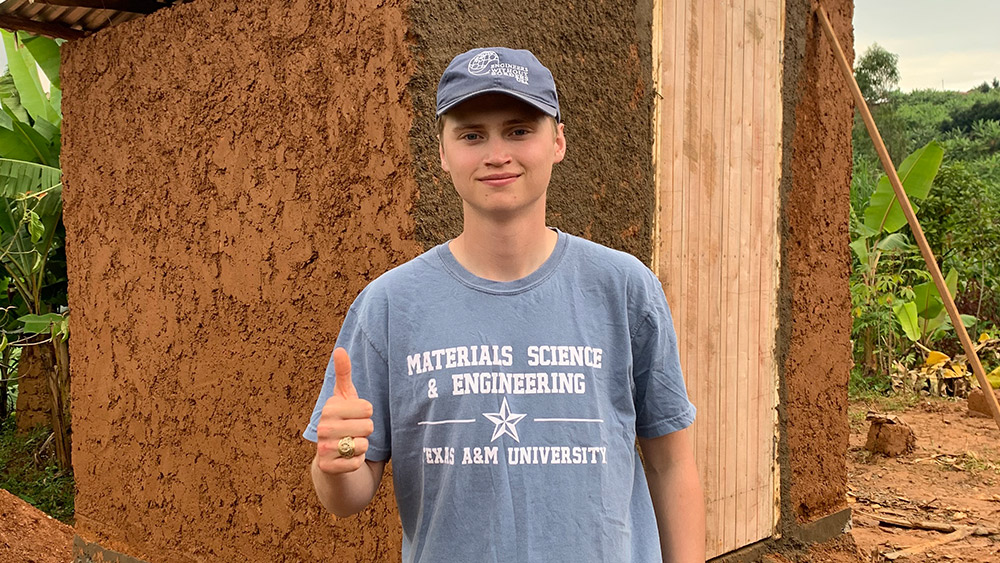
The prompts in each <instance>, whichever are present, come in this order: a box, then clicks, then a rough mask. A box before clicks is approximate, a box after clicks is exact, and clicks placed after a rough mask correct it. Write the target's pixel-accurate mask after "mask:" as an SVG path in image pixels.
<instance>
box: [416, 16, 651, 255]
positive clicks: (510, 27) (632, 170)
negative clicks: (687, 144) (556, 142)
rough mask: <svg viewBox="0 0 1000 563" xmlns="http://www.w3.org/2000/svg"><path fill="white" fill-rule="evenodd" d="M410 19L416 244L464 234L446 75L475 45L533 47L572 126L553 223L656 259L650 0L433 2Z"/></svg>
mask: <svg viewBox="0 0 1000 563" xmlns="http://www.w3.org/2000/svg"><path fill="white" fill-rule="evenodd" d="M409 15H410V20H411V27H410V33H411V34H412V37H413V39H414V42H415V45H414V53H415V58H416V61H417V63H418V66H417V68H416V71H415V73H414V75H413V79H412V80H411V81H410V84H409V89H410V92H411V94H412V96H413V100H414V111H415V112H416V118H415V120H414V124H413V131H412V138H413V141H412V143H413V155H414V160H415V165H416V170H417V180H418V185H419V190H420V197H419V199H418V202H417V206H416V209H415V212H414V218H415V220H416V223H417V230H416V233H417V238H418V240H419V241H420V242H421V243H422V244H423V245H424V246H425V247H429V246H432V245H434V244H437V243H440V242H443V241H445V240H447V239H449V238H451V237H454V236H455V235H457V234H458V233H459V232H460V231H461V202H460V200H459V199H458V196H456V195H455V191H454V188H453V187H452V185H451V180H450V179H449V178H448V177H447V175H446V174H444V173H443V172H442V171H441V167H440V158H439V156H438V149H437V141H436V138H435V135H436V129H435V127H434V105H435V101H434V99H435V93H436V90H437V82H438V79H439V78H440V76H441V72H442V71H443V70H444V68H445V67H446V66H447V64H448V62H449V61H450V60H451V58H452V57H453V56H454V55H456V54H458V53H460V52H463V51H466V50H468V49H470V48H473V47H482V46H506V47H514V48H527V49H530V50H531V51H532V52H534V53H535V54H536V55H538V58H539V59H540V60H541V61H542V63H543V64H545V65H546V66H548V67H549V68H550V69H551V70H552V73H553V74H554V75H555V79H556V87H557V89H558V90H559V103H560V108H561V110H562V113H563V115H564V122H565V124H566V139H567V147H568V148H567V154H566V160H564V161H563V162H562V163H560V164H557V165H556V167H555V170H554V172H553V175H552V182H551V184H550V186H549V193H548V209H549V214H548V222H549V224H550V225H554V226H556V227H558V228H560V229H562V230H564V231H567V232H570V233H573V234H577V235H582V236H584V237H587V238H589V239H592V240H595V241H597V242H600V243H602V244H606V245H608V246H611V247H614V248H618V249H621V250H625V251H627V252H630V253H632V254H633V255H635V256H636V257H638V258H639V259H641V260H643V261H644V262H646V263H649V261H650V259H651V257H652V225H653V213H654V193H653V167H652V161H651V156H650V155H651V154H652V107H653V105H652V104H653V96H654V95H655V94H654V92H653V91H652V78H651V77H652V70H651V69H652V58H651V56H652V55H651V41H652V36H651V33H652V31H651V27H650V26H651V20H652V3H651V2H650V1H649V0H638V1H634V0H633V1H629V2H598V1H592V0H585V1H583V2H540V3H532V2H523V1H518V0H500V1H497V2H479V3H476V2H473V3H470V2H467V1H459V2H454V1H452V0H429V1H422V2H414V3H413V6H412V7H411V8H410V11H409Z"/></svg>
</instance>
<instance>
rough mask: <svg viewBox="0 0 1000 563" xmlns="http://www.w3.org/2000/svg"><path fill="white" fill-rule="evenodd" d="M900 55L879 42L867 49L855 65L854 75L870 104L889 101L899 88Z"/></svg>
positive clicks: (862, 93)
mask: <svg viewBox="0 0 1000 563" xmlns="http://www.w3.org/2000/svg"><path fill="white" fill-rule="evenodd" d="M898 63H899V56H898V55H896V54H894V53H890V52H889V51H887V50H885V48H883V47H882V46H880V45H879V44H878V43H875V44H873V45H872V46H871V47H868V49H866V50H865V52H864V54H862V55H861V57H860V58H859V59H858V63H857V65H855V67H854V77H855V78H856V79H857V81H858V87H859V88H861V95H862V96H863V97H864V99H865V101H866V102H868V105H878V104H883V103H885V102H887V101H889V96H890V95H891V94H892V93H893V92H895V91H897V90H899V68H898Z"/></svg>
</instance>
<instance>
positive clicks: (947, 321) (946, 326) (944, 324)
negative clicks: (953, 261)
mask: <svg viewBox="0 0 1000 563" xmlns="http://www.w3.org/2000/svg"><path fill="white" fill-rule="evenodd" d="M945 285H946V286H947V287H948V291H949V292H951V294H952V295H954V294H955V292H956V290H957V289H958V272H957V271H956V270H954V269H952V270H951V271H949V272H948V275H947V276H945ZM893 313H895V314H896V319H897V320H899V325H900V326H901V327H902V328H903V333H904V334H906V337H907V338H909V339H910V340H911V341H913V342H919V343H921V344H924V345H926V344H928V343H930V342H932V341H934V340H938V339H940V338H941V337H942V336H944V335H945V334H947V333H948V331H949V330H951V329H952V325H951V317H949V316H948V311H946V310H945V308H944V300H943V299H942V298H941V293H940V292H938V289H937V286H936V285H934V282H932V281H929V282H925V283H922V284H920V285H917V286H914V287H913V299H912V300H910V301H905V302H902V303H898V304H896V306H895V307H893ZM961 318H962V324H963V325H965V326H966V328H968V327H971V326H972V325H973V324H975V322H976V318H975V317H973V316H972V315H961Z"/></svg>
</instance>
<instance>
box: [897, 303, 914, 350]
mask: <svg viewBox="0 0 1000 563" xmlns="http://www.w3.org/2000/svg"><path fill="white" fill-rule="evenodd" d="M892 312H893V313H895V314H896V319H898V320H899V325H900V326H901V327H903V333H905V334H906V337H907V338H909V339H910V340H912V341H914V342H916V341H918V340H920V328H919V327H918V326H917V304H916V303H914V302H913V301H907V302H905V303H900V304H898V305H896V306H895V307H893V308H892Z"/></svg>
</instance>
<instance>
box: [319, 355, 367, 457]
mask: <svg viewBox="0 0 1000 563" xmlns="http://www.w3.org/2000/svg"><path fill="white" fill-rule="evenodd" d="M333 369H334V375H335V377H336V380H335V382H334V387H333V395H331V396H330V398H329V399H327V400H326V403H325V404H324V405H323V411H322V413H321V414H320V418H319V424H318V425H317V429H316V435H317V442H316V464H317V466H318V467H319V469H320V470H321V471H323V472H324V473H329V474H341V473H350V472H352V471H355V470H357V469H358V468H359V467H361V466H362V465H363V464H364V462H365V455H364V454H365V452H366V451H368V436H369V435H370V434H371V433H372V431H373V430H374V429H375V424H374V422H372V404H371V403H369V402H368V401H366V400H364V399H361V398H359V397H358V390H357V389H355V387H354V383H353V382H352V381H351V358H350V356H349V355H348V354H347V350H345V349H343V348H337V349H336V350H334V351H333ZM351 442H353V447H351Z"/></svg>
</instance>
